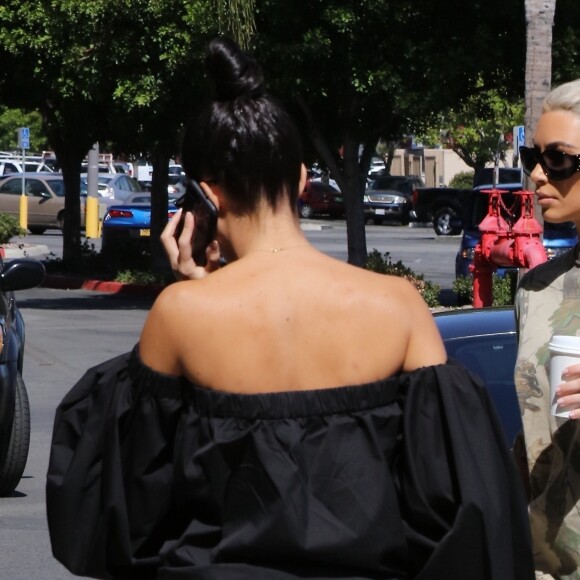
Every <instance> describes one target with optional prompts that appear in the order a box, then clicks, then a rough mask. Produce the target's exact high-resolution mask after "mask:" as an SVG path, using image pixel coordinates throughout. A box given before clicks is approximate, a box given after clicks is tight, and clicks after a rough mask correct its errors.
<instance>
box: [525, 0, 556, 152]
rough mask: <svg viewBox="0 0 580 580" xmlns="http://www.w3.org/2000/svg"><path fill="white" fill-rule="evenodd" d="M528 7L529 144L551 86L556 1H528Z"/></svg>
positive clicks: (527, 84)
mask: <svg viewBox="0 0 580 580" xmlns="http://www.w3.org/2000/svg"><path fill="white" fill-rule="evenodd" d="M525 1H526V4H525V8H526V96H525V102H526V116H525V127H526V143H530V142H531V140H532V135H533V131H534V129H535V126H536V123H537V122H538V118H539V117H540V114H541V112H542V101H543V100H544V98H545V96H546V95H547V94H548V92H549V91H550V87H551V84H552V27H553V25H554V13H555V12H556V0H525Z"/></svg>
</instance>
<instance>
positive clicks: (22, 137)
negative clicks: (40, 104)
mask: <svg viewBox="0 0 580 580" xmlns="http://www.w3.org/2000/svg"><path fill="white" fill-rule="evenodd" d="M18 146H19V147H20V149H30V129H29V128H28V127H20V129H19V130H18Z"/></svg>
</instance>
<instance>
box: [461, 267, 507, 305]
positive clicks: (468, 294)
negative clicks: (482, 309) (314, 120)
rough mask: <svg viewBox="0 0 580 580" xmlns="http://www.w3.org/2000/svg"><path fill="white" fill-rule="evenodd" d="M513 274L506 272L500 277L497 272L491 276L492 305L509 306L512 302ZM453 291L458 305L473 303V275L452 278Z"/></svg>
mask: <svg viewBox="0 0 580 580" xmlns="http://www.w3.org/2000/svg"><path fill="white" fill-rule="evenodd" d="M515 281H516V275H515V274H511V273H510V274H506V275H505V276H504V277H503V278H500V277H499V276H498V275H497V274H493V277H492V296H493V306H509V305H511V304H513V303H514V291H515ZM452 288H453V291H454V292H455V294H456V295H457V304H458V305H459V306H462V305H466V304H472V303H473V277H472V276H460V277H459V278H456V279H455V280H453V285H452Z"/></svg>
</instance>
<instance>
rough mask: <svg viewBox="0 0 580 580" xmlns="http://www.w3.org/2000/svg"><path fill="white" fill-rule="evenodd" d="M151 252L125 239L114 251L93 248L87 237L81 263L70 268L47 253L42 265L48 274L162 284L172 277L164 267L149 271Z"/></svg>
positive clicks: (128, 282) (131, 282) (167, 282)
mask: <svg viewBox="0 0 580 580" xmlns="http://www.w3.org/2000/svg"><path fill="white" fill-rule="evenodd" d="M1 217H2V214H0V218H1ZM150 264H151V254H150V252H149V250H148V248H147V247H144V246H141V245H138V244H130V243H127V244H125V245H123V246H119V248H116V249H115V252H111V253H106V254H104V253H102V252H97V250H96V249H95V245H94V244H93V243H90V242H89V241H88V240H84V241H83V243H82V244H81V267H80V269H77V268H75V269H74V271H71V269H70V268H69V267H68V266H67V264H66V263H65V262H63V260H62V259H61V258H58V257H56V256H54V255H51V256H49V257H48V258H47V259H46V260H45V261H44V265H45V268H46V271H47V272H50V273H52V274H80V275H82V276H90V277H91V278H94V279H97V280H113V281H115V282H123V283H125V284H145V285H159V286H165V285H167V284H170V283H171V282H173V281H174V280H175V278H174V277H173V274H172V273H171V272H170V271H169V270H168V271H167V272H165V273H154V272H151V267H150Z"/></svg>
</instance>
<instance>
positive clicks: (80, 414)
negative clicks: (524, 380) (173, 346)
mask: <svg viewBox="0 0 580 580" xmlns="http://www.w3.org/2000/svg"><path fill="white" fill-rule="evenodd" d="M46 494H47V496H46V498H47V512H48V523H49V530H50V536H51V542H52V548H53V553H54V555H55V557H56V558H57V559H58V560H60V561H61V562H62V563H63V564H64V565H65V566H66V567H67V568H68V569H69V570H70V571H72V572H73V573H75V574H79V575H85V576H90V577H95V578H114V579H133V578H134V579H139V580H147V579H149V578H151V579H153V578H155V579H160V580H174V579H185V578H187V579H204V580H208V579H219V580H234V579H235V580H241V579H248V580H292V579H296V578H311V579H312V578H321V579H322V578H324V579H339V578H340V579H349V580H354V579H360V580H362V579H365V580H366V579H379V578H380V579H408V578H416V579H420V580H436V579H442V580H455V579H456V580H460V579H461V580H465V579H467V578H469V579H470V580H478V579H482V580H483V579H486V580H508V579H512V580H522V579H527V578H530V579H531V578H533V577H534V572H533V565H532V557H531V549H530V539H529V531H528V522H527V511H526V505H525V500H524V498H523V493H522V490H521V487H520V484H519V481H518V478H517V475H516V473H515V469H514V467H513V464H512V461H511V458H510V456H509V454H508V451H507V445H506V443H505V440H504V438H503V433H502V430H501V427H500V425H499V422H498V420H497V418H496V416H495V412H494V409H493V405H492V403H491V402H490V399H489V397H488V395H487V392H486V390H485V388H484V387H483V386H482V385H481V384H480V383H479V382H478V381H477V379H475V378H474V377H473V376H472V375H470V374H469V373H468V372H467V371H466V370H465V369H463V368H462V367H461V366H459V365H457V364H454V363H452V362H449V363H448V364H445V365H438V366H433V367H425V368H421V369H418V370H416V371H413V372H411V373H402V374H399V375H396V376H393V377H390V378H386V379H384V380H381V381H377V382H375V383H370V384H365V385H358V386H345V387H338V388H331V389H320V390H313V391H293V392H283V393H267V394H255V395H244V394H231V393H224V392H217V391H213V390H210V389H205V388H201V387H198V386H196V385H194V384H191V383H189V382H187V381H186V380H184V379H180V378H176V377H172V376H167V375H163V374H160V373H158V372H155V371H153V370H152V369H150V368H148V367H147V366H145V365H144V364H143V363H142V361H141V360H140V358H139V354H138V347H135V348H134V349H133V351H132V352H131V353H127V354H125V355H122V356H120V357H117V358H115V359H113V360H110V361H108V362H106V363H103V364H101V365H98V366H97V367H94V368H93V369H90V370H89V371H88V372H87V373H86V374H85V376H84V377H83V378H82V379H81V380H80V381H79V382H78V383H77V384H76V385H75V386H74V387H73V389H72V390H71V391H70V392H69V393H68V394H67V395H66V397H65V398H64V399H63V401H62V402H61V404H60V405H59V407H58V409H57V413H56V418H55V425H54V433H53V439H52V448H51V456H50V464H49V470H48V476H47V488H46Z"/></svg>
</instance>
